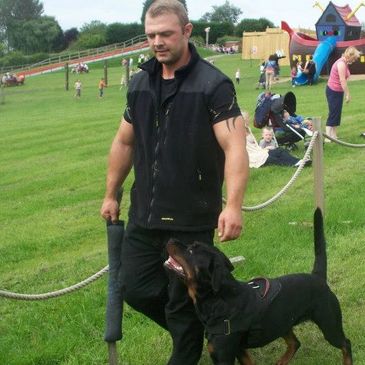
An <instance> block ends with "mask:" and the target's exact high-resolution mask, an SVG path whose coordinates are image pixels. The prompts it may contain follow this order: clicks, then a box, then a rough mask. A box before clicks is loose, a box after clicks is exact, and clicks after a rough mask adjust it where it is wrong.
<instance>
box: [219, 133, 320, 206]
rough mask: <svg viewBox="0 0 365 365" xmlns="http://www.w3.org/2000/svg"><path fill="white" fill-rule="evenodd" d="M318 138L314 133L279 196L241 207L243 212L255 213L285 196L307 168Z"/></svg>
mask: <svg viewBox="0 0 365 365" xmlns="http://www.w3.org/2000/svg"><path fill="white" fill-rule="evenodd" d="M317 137H318V131H315V132H314V133H313V136H312V138H311V140H310V142H309V146H308V148H307V151H306V152H305V154H304V157H303V159H302V161H301V163H300V164H299V166H298V168H297V170H296V171H295V173H294V175H293V176H292V178H291V179H290V180H289V182H288V183H287V184H286V185H285V186H284V187H283V188H282V189H281V190H280V191H279V192H278V193H277V194H275V195H274V196H273V197H272V198H270V199H269V200H267V201H266V202H264V203H262V204H258V205H255V206H252V207H245V206H242V207H241V209H242V211H246V212H252V211H255V210H259V209H263V208H266V207H267V206H268V205H270V204H272V203H274V202H275V201H276V200H278V199H279V198H280V197H281V196H282V195H283V194H285V193H286V192H287V191H288V190H289V188H290V187H291V186H292V185H293V184H294V182H295V180H296V179H297V178H298V176H299V175H300V173H301V172H302V170H303V168H304V166H305V163H306V162H307V161H308V160H309V157H310V154H311V152H312V149H313V146H314V142H315V140H316V138H317ZM222 200H223V203H226V199H225V198H223V199H222Z"/></svg>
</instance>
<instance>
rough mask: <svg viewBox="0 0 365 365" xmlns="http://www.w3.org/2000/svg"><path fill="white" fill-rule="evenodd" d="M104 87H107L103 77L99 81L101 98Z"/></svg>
mask: <svg viewBox="0 0 365 365" xmlns="http://www.w3.org/2000/svg"><path fill="white" fill-rule="evenodd" d="M104 87H106V83H105V81H104V78H101V79H100V81H99V98H102V97H103V95H104Z"/></svg>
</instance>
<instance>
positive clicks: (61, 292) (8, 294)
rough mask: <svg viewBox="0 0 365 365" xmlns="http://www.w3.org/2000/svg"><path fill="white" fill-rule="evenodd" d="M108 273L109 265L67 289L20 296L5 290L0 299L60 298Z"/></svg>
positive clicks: (0, 294) (1, 291)
mask: <svg viewBox="0 0 365 365" xmlns="http://www.w3.org/2000/svg"><path fill="white" fill-rule="evenodd" d="M108 271H109V265H108V266H105V267H104V268H103V269H101V270H100V271H98V272H97V273H95V274H94V275H92V276H90V277H89V278H87V279H85V280H83V281H81V282H79V283H77V284H75V285H72V286H69V287H68V288H64V289H60V290H56V291H53V292H48V293H42V294H21V293H14V292H10V291H7V290H0V297H4V298H8V299H17V300H45V299H51V298H55V297H60V296H61V295H65V294H68V293H71V292H73V291H75V290H78V289H81V288H83V287H85V286H86V285H89V284H90V283H92V282H94V281H95V280H97V279H99V278H100V277H102V276H103V275H104V274H105V273H106V272H108Z"/></svg>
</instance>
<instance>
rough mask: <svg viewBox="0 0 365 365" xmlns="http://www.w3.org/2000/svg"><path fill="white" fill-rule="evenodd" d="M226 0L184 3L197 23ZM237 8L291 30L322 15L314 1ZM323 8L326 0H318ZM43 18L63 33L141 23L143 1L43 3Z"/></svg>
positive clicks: (251, 0)
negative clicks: (97, 23)
mask: <svg viewBox="0 0 365 365" xmlns="http://www.w3.org/2000/svg"><path fill="white" fill-rule="evenodd" d="M224 2H225V0H186V4H187V7H188V11H189V17H190V19H191V20H198V19H199V18H200V17H201V16H202V15H203V14H204V13H206V12H208V11H211V10H212V6H213V5H222V4H224ZM229 2H230V3H231V4H233V5H235V6H237V7H239V8H240V9H241V10H242V12H243V14H242V15H241V18H260V17H264V18H267V19H269V20H271V21H272V22H273V23H274V24H275V25H276V26H280V22H281V20H285V21H286V22H287V23H288V24H289V25H290V26H291V27H293V28H296V27H303V28H312V29H314V25H315V23H316V22H317V20H318V19H319V17H320V15H321V10H320V9H319V8H317V7H315V8H313V4H314V3H315V1H313V0H300V1H295V0H294V1H293V0H275V1H270V0H229ZM319 2H320V4H321V5H322V6H323V7H324V8H325V7H326V6H327V5H328V2H327V1H324V0H322V1H319ZM42 3H43V6H44V13H45V15H49V16H54V17H55V18H56V20H57V21H58V23H59V24H60V26H61V27H62V29H63V30H66V29H69V28H72V27H76V28H80V27H81V26H82V25H83V24H85V23H89V22H90V21H92V20H100V21H101V22H103V23H106V24H109V23H114V22H120V23H133V22H140V18H141V14H142V8H143V0H101V1H96V0H88V1H86V0H42ZM347 3H348V4H349V5H350V7H351V8H352V9H354V8H355V7H356V6H357V5H358V4H359V1H358V0H341V1H340V0H335V4H336V5H341V6H343V5H345V4H347ZM356 15H357V17H358V19H359V20H360V22H362V21H364V19H365V7H362V8H360V10H359V11H358V12H357V14H356Z"/></svg>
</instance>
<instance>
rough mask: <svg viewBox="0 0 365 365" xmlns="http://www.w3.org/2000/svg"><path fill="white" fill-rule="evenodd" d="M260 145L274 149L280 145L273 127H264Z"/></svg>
mask: <svg viewBox="0 0 365 365" xmlns="http://www.w3.org/2000/svg"><path fill="white" fill-rule="evenodd" d="M259 146H260V147H261V148H266V149H267V150H273V149H274V148H277V147H278V146H277V144H276V142H275V139H274V131H273V129H272V128H270V127H264V128H262V138H261V140H260V142H259Z"/></svg>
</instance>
